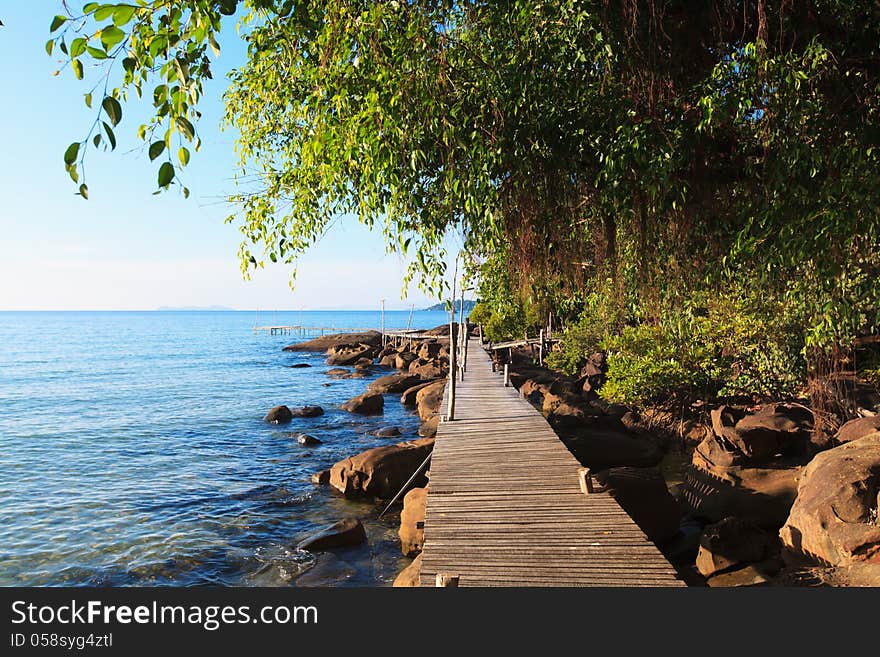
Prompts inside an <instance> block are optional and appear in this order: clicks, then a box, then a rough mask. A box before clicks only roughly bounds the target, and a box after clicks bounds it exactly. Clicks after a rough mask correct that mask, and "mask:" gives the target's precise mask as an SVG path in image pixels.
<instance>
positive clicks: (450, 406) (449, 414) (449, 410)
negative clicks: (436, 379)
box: [446, 313, 456, 422]
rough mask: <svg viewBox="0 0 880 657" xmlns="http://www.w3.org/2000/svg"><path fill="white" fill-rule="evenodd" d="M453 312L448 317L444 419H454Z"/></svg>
mask: <svg viewBox="0 0 880 657" xmlns="http://www.w3.org/2000/svg"><path fill="white" fill-rule="evenodd" d="M454 317H455V313H452V317H451V318H450V319H449V391H448V395H447V404H446V420H447V421H448V422H452V420H454V419H455V377H456V374H455V365H456V363H455V331H454V329H455V320H454Z"/></svg>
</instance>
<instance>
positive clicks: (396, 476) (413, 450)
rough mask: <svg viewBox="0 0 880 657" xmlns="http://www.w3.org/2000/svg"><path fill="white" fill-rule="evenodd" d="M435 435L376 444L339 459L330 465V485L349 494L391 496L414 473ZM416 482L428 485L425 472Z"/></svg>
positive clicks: (427, 452) (419, 484) (432, 446)
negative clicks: (403, 441) (395, 443)
mask: <svg viewBox="0 0 880 657" xmlns="http://www.w3.org/2000/svg"><path fill="white" fill-rule="evenodd" d="M433 448H434V440H433V438H420V439H419V440H413V441H410V442H405V443H398V444H397V445H387V446H384V447H375V448H373V449H368V450H367V451H366V452H361V453H360V454H355V455H354V456H351V457H349V458H347V459H344V460H342V461H339V462H338V463H336V464H334V465H333V467H332V468H330V485H331V486H333V487H334V488H336V490H338V491H339V492H341V493H342V494H344V495H346V496H347V497H356V496H371V497H379V498H385V499H388V498H391V497H393V496H394V495H396V494H397V493H398V492H399V491H400V489H401V488H403V485H404V484H405V483H406V482H407V480H408V479H409V478H410V477H411V476H412V475H413V473H414V472H415V471H416V468H418V467H419V466H420V465H421V464H422V462H423V461H424V460H425V458H426V457H427V456H428V454H430V453H431V450H432V449H433ZM413 485H414V486H425V485H427V479H426V477H425V475H424V474H423V473H422V474H420V475H419V476H418V477H416V480H415V481H414V482H413Z"/></svg>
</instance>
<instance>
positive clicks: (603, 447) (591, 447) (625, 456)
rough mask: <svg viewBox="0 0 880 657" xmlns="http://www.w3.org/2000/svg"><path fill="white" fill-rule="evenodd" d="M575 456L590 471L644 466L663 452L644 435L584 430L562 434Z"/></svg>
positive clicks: (658, 459)
mask: <svg viewBox="0 0 880 657" xmlns="http://www.w3.org/2000/svg"><path fill="white" fill-rule="evenodd" d="M563 441H564V442H565V445H566V447H568V449H569V450H570V451H571V453H572V454H574V456H575V458H576V459H577V460H578V461H580V462H581V463H583V464H584V465H586V466H587V467H589V468H591V469H593V470H605V469H607V468H615V467H635V468H647V467H651V466H654V465H657V464H658V463H660V460H661V459H662V458H663V452H662V450H661V449H660V447H659V446H658V445H657V443H656V442H655V441H654V440H652V439H651V438H649V437H648V436H646V435H639V434H635V433H632V432H629V431H609V430H602V429H592V428H591V429H587V430H582V431H574V432H569V433H567V434H564V435H563Z"/></svg>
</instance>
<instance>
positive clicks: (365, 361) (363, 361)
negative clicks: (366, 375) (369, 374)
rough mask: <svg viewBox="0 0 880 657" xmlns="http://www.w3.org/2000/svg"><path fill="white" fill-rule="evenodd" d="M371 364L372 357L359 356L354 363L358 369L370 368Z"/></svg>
mask: <svg viewBox="0 0 880 657" xmlns="http://www.w3.org/2000/svg"><path fill="white" fill-rule="evenodd" d="M372 366H373V359H372V358H360V359H358V361H357V362H356V363H355V364H354V367H355V369H358V370H367V369H370V368H371V367H372Z"/></svg>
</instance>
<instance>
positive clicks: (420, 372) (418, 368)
mask: <svg viewBox="0 0 880 657" xmlns="http://www.w3.org/2000/svg"><path fill="white" fill-rule="evenodd" d="M407 371H408V372H409V373H410V374H412V375H415V376H417V377H419V378H421V379H436V378H438V377H441V376H443V367H442V366H441V365H440V363H439V362H438V361H435V360H424V359H422V358H419V359H418V360H414V361H413V362H411V363H410V364H409V369H408V370H407Z"/></svg>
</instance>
